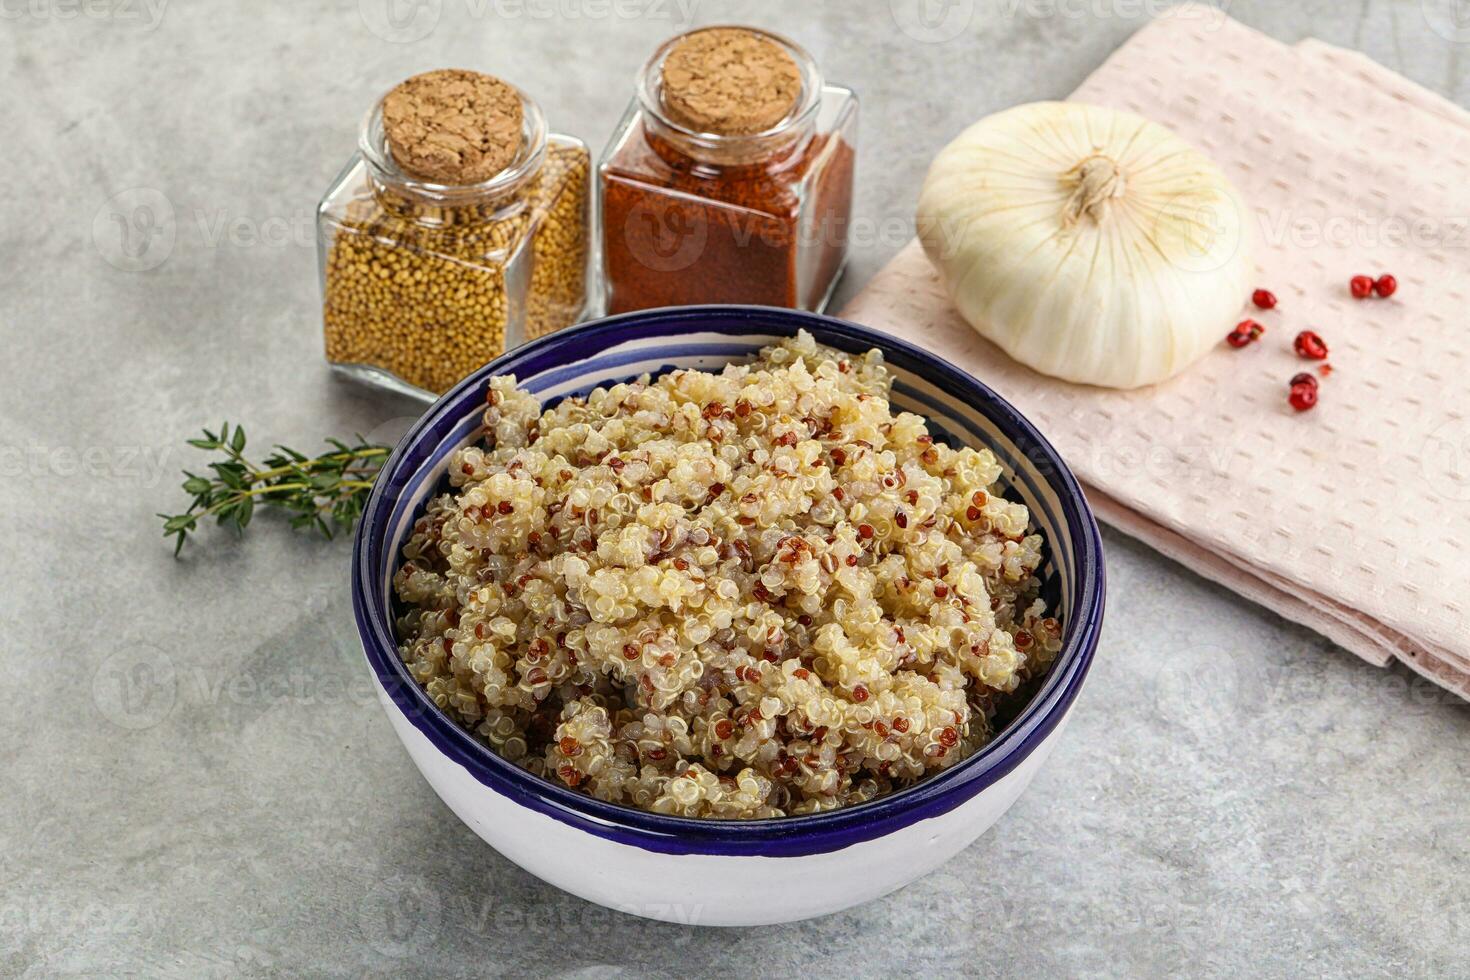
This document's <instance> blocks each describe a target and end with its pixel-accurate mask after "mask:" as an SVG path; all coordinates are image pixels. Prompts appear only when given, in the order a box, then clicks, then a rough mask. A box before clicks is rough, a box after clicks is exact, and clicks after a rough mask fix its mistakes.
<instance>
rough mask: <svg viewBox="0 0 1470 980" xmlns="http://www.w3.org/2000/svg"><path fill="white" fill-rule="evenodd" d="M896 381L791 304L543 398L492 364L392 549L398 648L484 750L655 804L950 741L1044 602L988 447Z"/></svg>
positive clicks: (898, 769)
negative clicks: (696, 352)
mask: <svg viewBox="0 0 1470 980" xmlns="http://www.w3.org/2000/svg"><path fill="white" fill-rule="evenodd" d="M842 364H846V365H847V369H846V370H844V369H843V368H842V366H841V365H842ZM889 384H890V379H889V376H888V373H887V370H886V369H885V368H884V366H883V363H882V358H881V355H879V354H878V352H876V351H874V352H870V353H869V354H868V355H866V356H865V357H860V358H845V359H839V357H838V356H837V355H835V354H834V353H833V352H831V351H827V350H825V349H823V348H820V347H818V346H817V345H816V344H815V343H814V342H813V341H812V338H811V337H810V336H808V335H806V334H802V335H799V336H798V337H796V338H793V339H792V340H788V341H786V342H784V343H782V344H780V345H778V346H775V347H771V348H767V349H766V350H765V351H763V352H762V355H761V358H760V359H759V360H758V361H756V362H755V363H753V364H750V365H744V366H731V367H729V368H726V369H725V370H724V371H723V372H722V373H719V374H708V373H704V372H699V371H674V372H672V373H670V374H668V375H665V376H663V377H660V378H658V379H657V380H653V379H650V378H647V377H644V378H641V379H639V380H637V381H634V382H631V383H626V384H618V385H614V386H613V387H611V388H605V389H604V388H599V389H596V390H595V391H593V392H592V393H591V394H589V395H587V396H586V397H585V398H568V399H566V400H564V401H563V402H561V403H560V404H558V405H557V407H556V408H554V409H552V410H550V411H546V412H543V411H542V410H541V407H540V404H539V402H538V401H537V400H536V398H535V397H533V396H532V395H530V394H528V393H526V392H523V391H520V390H518V389H517V388H516V387H515V382H514V379H512V378H494V379H492V380H491V382H490V385H491V387H490V396H489V397H488V399H487V407H486V411H485V423H486V432H487V444H486V445H484V446H470V447H466V448H464V449H462V450H460V451H459V452H458V453H457V454H456V457H455V459H454V460H453V461H452V464H451V466H450V468H449V481H450V489H449V492H447V493H443V494H441V495H439V496H437V497H435V498H434V499H432V500H431V501H430V503H429V504H428V506H427V509H426V512H425V513H424V514H423V515H422V516H421V517H420V518H419V519H418V521H417V522H416V524H415V526H414V529H413V532H412V534H411V536H410V538H409V540H408V542H407V543H406V544H405V546H404V549H403V559H404V563H403V565H402V566H401V567H400V569H399V570H398V572H397V574H396V576H395V579H394V587H395V589H396V591H397V594H398V596H399V599H400V600H401V602H402V603H403V609H404V612H403V614H402V616H401V617H400V619H399V621H398V624H397V626H398V632H399V637H400V643H401V646H400V654H401V656H402V658H403V660H404V663H405V664H406V665H407V667H408V670H409V672H410V673H411V674H412V675H413V677H414V678H415V680H416V681H418V683H420V684H422V685H423V686H424V688H425V689H426V691H427V692H428V694H429V696H430V697H431V698H432V699H433V700H434V701H435V703H436V704H438V705H439V706H440V707H441V708H443V709H444V710H445V711H446V712H448V713H449V714H450V715H451V716H453V717H454V718H455V719H457V720H458V721H459V722H460V723H461V724H463V725H465V726H466V727H467V728H468V729H470V730H472V731H473V732H475V733H476V734H477V735H478V736H479V737H481V738H483V739H484V740H485V741H486V742H487V743H489V745H490V746H491V747H492V748H494V749H495V750H496V751H498V752H500V753H501V754H502V755H504V756H505V757H506V758H508V759H511V760H513V761H515V762H516V763H518V764H519V765H522V766H524V767H525V768H527V769H528V770H530V771H531V772H534V773H536V774H538V775H541V776H543V777H545V778H547V779H553V780H558V781H560V782H562V783H563V784H565V785H567V786H569V787H572V788H574V789H576V790H577V791H579V792H584V793H588V794H590V795H592V796H595V797H597V798H599V799H603V800H607V801H611V802H614V803H620V804H624V805H627V806H632V807H638V808H641V809H646V810H652V811H655V812H659V813H668V814H677V815H683V816H693V817H711V818H757V817H774V816H782V815H788V814H801V813H813V812H818V811H821V810H827V809H832V808H834V807H839V806H847V805H851V804H855V803H860V802H863V801H864V800H868V799H872V798H874V797H876V796H880V795H882V794H885V793H889V792H893V791H895V790H898V789H901V788H903V787H905V786H908V785H910V784H912V783H914V782H915V781H917V780H919V779H922V778H924V777H925V776H927V775H930V774H932V773H934V772H937V771H939V770H941V769H944V768H947V767H949V766H952V765H954V764H955V763H957V762H959V761H960V760H962V759H964V758H965V757H966V756H968V755H970V754H971V753H973V752H974V751H975V750H976V749H977V748H979V747H980V746H982V745H984V744H985V743H986V742H987V741H988V740H989V739H990V738H991V737H992V734H993V733H992V729H991V720H992V717H993V715H994V713H995V710H996V707H997V705H998V704H999V703H1000V702H1001V701H1002V700H1003V699H1004V697H1005V696H1006V695H1009V694H1013V693H1014V692H1016V691H1017V689H1018V687H1019V686H1020V685H1021V684H1022V683H1023V682H1024V681H1026V680H1027V679H1029V678H1031V677H1034V676H1037V675H1038V674H1040V673H1041V672H1043V671H1044V670H1045V669H1046V668H1047V666H1048V665H1049V664H1050V663H1051V661H1052V659H1053V658H1054V657H1055V655H1056V652H1057V651H1058V650H1059V649H1060V647H1061V628H1060V624H1059V623H1058V622H1057V620H1056V618H1055V617H1054V616H1050V615H1048V613H1047V610H1046V608H1045V603H1044V602H1042V601H1041V600H1040V598H1039V597H1038V593H1039V589H1040V582H1039V580H1038V578H1037V569H1038V567H1039V566H1040V564H1041V559H1042V554H1041V548H1042V541H1041V538H1040V536H1039V535H1036V534H1032V533H1029V527H1030V517H1029V514H1028V513H1027V511H1026V508H1025V507H1024V506H1022V505H1020V504H1017V503H1014V502H1011V501H1009V500H1006V499H1005V498H1004V497H1002V496H1001V495H1000V493H999V492H998V490H997V488H996V482H997V480H998V479H999V478H1000V476H1001V467H1000V465H999V463H998V462H997V461H996V459H995V457H994V455H993V454H991V453H990V452H988V451H986V450H983V449H972V448H962V449H951V448H949V447H948V446H944V445H942V444H937V443H934V442H933V441H932V439H930V438H929V437H928V433H927V430H926V427H925V424H924V422H923V420H922V419H920V418H918V417H917V416H914V415H911V414H908V413H898V414H896V415H895V414H893V413H892V412H891V410H890V407H889V403H888V389H889ZM742 403H745V404H749V405H751V406H753V408H752V410H751V411H749V412H746V413H743V414H742V413H741V412H740V411H739V410H738V408H736V409H734V410H727V409H726V408H725V406H739V405H740V404H742ZM807 420H810V421H807ZM709 428H714V429H715V430H716V432H717V433H718V435H719V439H711V438H709V437H707V435H706V433H707V430H708V429H709ZM533 431H535V432H538V433H539V437H538V438H536V439H535V441H534V443H533V442H532V439H531V433H532V432H533ZM787 433H796V434H797V438H796V439H795V440H789V439H785V438H783V436H784V435H785V434H787ZM839 453H840V454H841V456H842V458H844V459H845V463H844V464H842V465H840V466H839V465H838V464H836V457H837V456H838V454H839ZM839 483H841V485H842V487H843V488H844V490H845V492H844V494H843V499H842V500H838V499H837V497H836V494H835V493H834V491H836V490H837V489H838V484H839ZM717 486H718V487H719V488H720V489H719V492H718V493H715V492H713V491H714V489H715V487H717ZM638 490H647V491H649V492H648V493H646V494H645V493H641V492H635V491H638ZM910 493H912V494H914V495H915V496H914V497H913V498H910V497H909V494H910ZM901 501H902V502H904V503H905V504H906V507H907V510H906V513H908V514H909V515H910V519H909V520H907V521H906V522H899V521H898V520H896V519H895V515H896V514H897V513H898V512H899V510H898V508H899V504H900V502H901ZM915 501H917V502H915ZM976 509H979V510H981V511H982V512H983V514H982V516H983V517H984V520H983V521H981V522H976V521H973V520H972V521H970V522H968V523H967V522H965V521H964V520H962V519H961V518H962V517H963V516H964V515H966V514H967V513H968V512H969V511H972V510H976ZM865 528H866V529H871V531H872V533H871V535H868V536H866V537H865V535H864V529H865ZM533 535H534V536H535V540H536V542H537V543H538V547H537V549H536V550H535V551H532V550H530V548H529V545H530V543H531V541H532V536H533ZM860 554H861V555H862V556H863V558H862V561H861V562H860V561H859V557H858V556H859V555H860ZM920 586H924V587H920Z"/></svg>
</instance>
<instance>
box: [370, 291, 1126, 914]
mask: <svg viewBox="0 0 1470 980" xmlns="http://www.w3.org/2000/svg"><path fill="white" fill-rule="evenodd" d="M798 329H806V330H808V331H810V332H811V333H812V334H814V335H815V336H816V339H817V341H818V342H819V343H822V344H825V345H827V346H829V347H834V348H836V349H838V350H843V351H847V352H850V353H853V354H859V353H862V352H864V351H866V350H868V349H869V348H872V347H876V348H878V349H880V350H881V351H883V353H884V355H885V357H886V359H887V363H888V365H889V367H890V368H891V369H892V371H893V373H894V375H895V379H896V380H895V383H894V386H893V398H892V400H893V403H894V407H895V409H900V410H907V411H911V412H915V413H917V414H919V415H921V416H924V417H925V418H926V419H928V420H929V423H930V431H931V432H933V433H934V434H935V436H936V438H945V439H948V440H949V441H950V442H951V443H952V444H966V445H976V446H985V447H988V448H990V449H991V450H992V451H994V452H995V453H996V454H997V455H998V456H999V458H1000V460H1001V461H1002V463H1003V464H1004V465H1005V468H1006V474H1007V476H1006V479H1007V480H1008V490H1007V493H1008V496H1011V497H1012V498H1013V499H1016V500H1019V501H1021V502H1023V503H1025V504H1026V505H1027V506H1028V507H1029V508H1030V510H1031V515H1032V519H1033V521H1034V523H1035V525H1036V526H1037V528H1038V529H1039V530H1040V531H1041V533H1042V534H1044V535H1045V537H1046V541H1047V547H1048V552H1047V554H1046V560H1045V564H1044V566H1043V570H1042V575H1043V578H1044V581H1045V594H1046V596H1047V597H1048V599H1049V600H1050V602H1051V603H1052V607H1053V608H1057V609H1060V617H1061V620H1062V623H1063V630H1064V632H1063V646H1062V650H1061V653H1060V654H1059V655H1058V657H1057V658H1056V661H1055V663H1054V664H1053V665H1052V667H1051V670H1050V672H1049V673H1048V674H1047V676H1046V677H1045V679H1044V680H1043V681H1042V682H1041V683H1040V684H1039V685H1038V686H1037V688H1036V690H1035V691H1034V693H1032V694H1031V696H1030V699H1029V701H1027V702H1026V704H1025V706H1024V707H1023V708H1021V709H1020V710H1019V712H1018V713H1017V714H1016V715H1015V717H1014V718H1012V719H1011V720H1010V721H1009V722H1008V723H1007V724H1006V725H1005V726H1004V727H1003V728H1002V730H1001V731H1000V732H999V734H998V735H997V737H996V738H995V739H994V740H993V741H992V742H991V743H990V744H989V745H987V746H986V747H985V748H984V749H982V750H981V751H979V752H977V753H976V754H975V755H973V756H971V757H970V758H968V759H966V760H965V761H964V762H962V763H960V764H959V765H956V766H954V767H953V768H951V769H948V770H945V771H944V772H942V773H940V774H938V775H936V776H934V777H933V778H930V779H928V780H926V781H924V782H921V783H919V784H917V785H915V786H913V787H911V788H909V789H906V790H904V791H902V792H898V793H894V794H892V795H889V796H886V797H881V798H879V799H877V800H874V801H871V802H869V803H865V804H862V805H859V806H853V807H848V808H845V809H839V810H834V811H831V812H827V813H821V814H816V815H811V816H797V817H786V818H780V819H771V820H752V821H729V820H697V819H690V818H679V817H668V816H662V815H658V814H653V813H647V812H644V811H640V810H634V809H631V808H628V807H623V806H618V805H614V804H609V803H604V802H601V801H599V800H595V799H592V798H590V797H588V796H584V795H581V794H579V793H576V792H574V791H572V790H570V789H568V788H567V787H565V786H563V785H561V784H559V783H552V782H549V781H546V780H543V779H540V778H538V777H536V776H533V775H531V774H530V773H528V772H526V771H524V770H523V769H521V768H519V767H517V766H515V765H513V764H512V763H510V762H508V761H506V760H505V759H503V758H501V757H500V756H498V755H496V754H495V753H494V752H492V751H491V750H490V748H489V747H488V746H486V745H485V744H484V743H483V742H481V741H479V740H478V739H477V738H475V737H474V736H473V735H472V734H471V733H470V732H468V731H467V730H465V729H464V728H462V727H461V726H460V725H458V724H457V723H456V722H455V721H453V720H452V719H451V718H450V717H449V716H447V715H445V714H444V713H443V712H442V711H441V710H440V709H439V708H437V707H436V706H435V705H434V704H433V702H432V701H430V700H429V698H428V697H427V696H426V695H425V693H424V691H423V690H422V689H421V688H420V687H419V686H418V685H417V684H416V683H414V681H413V680H412V679H411V678H410V677H409V675H408V673H407V671H406V670H405V669H404V667H403V664H402V662H401V661H400V660H399V658H398V655H397V652H396V647H395V641H394V635H393V620H392V616H393V601H394V600H393V597H392V588H391V580H392V577H393V572H394V570H395V569H396V568H397V567H398V564H399V561H400V559H399V551H400V548H401V545H402V542H403V541H404V539H405V538H406V536H407V535H408V534H409V530H410V528H411V526H412V524H413V521H414V519H415V518H416V517H417V516H418V515H419V514H420V513H421V512H422V510H423V507H424V504H425V502H426V500H427V499H428V497H429V496H430V495H431V494H433V493H436V492H439V491H440V490H441V489H442V487H444V486H445V485H446V482H445V470H446V467H447V464H448V460H449V457H450V454H451V453H453V452H454V451H455V450H456V449H458V448H459V447H461V446H464V445H466V444H468V443H470V442H471V441H472V440H475V439H477V438H478V437H479V435H480V426H481V412H482V409H483V405H484V401H485V392H486V384H487V379H488V378H489V377H491V376H492V375H497V374H514V375H515V376H516V377H517V378H518V379H519V381H520V384H521V385H522V386H523V387H524V388H526V389H527V390H529V391H531V392H534V393H535V394H537V395H538V396H539V397H540V398H541V399H542V400H543V402H544V403H552V402H554V401H556V400H557V399H560V398H563V397H565V396H568V395H573V394H580V393H585V392H587V391H589V390H591V389H592V388H594V387H596V386H598V385H609V384H612V383H615V382H618V381H623V380H627V379H630V378H633V377H635V376H637V375H639V374H642V373H644V372H651V373H654V374H658V373H661V372H663V371H666V370H669V369H670V368H672V367H687V368H703V369H715V370H718V369H719V368H721V367H722V366H724V365H725V364H728V363H731V362H739V361H743V360H748V359H751V358H753V356H754V355H755V354H756V353H757V352H758V351H759V349H760V348H761V347H763V346H765V345H768V344H771V343H774V342H776V341H778V340H779V339H780V338H782V337H787V336H791V335H792V334H794V333H795V332H796V331H797V330H798ZM1103 592H1104V570H1103V552H1102V542H1101V540H1100V539H1099V537H1098V531H1097V524H1096V522H1095V521H1094V519H1093V516H1092V513H1091V511H1090V510H1089V508H1088V506H1087V502H1086V500H1085V499H1084V498H1083V495H1082V491H1081V489H1080V488H1079V487H1078V485H1077V481H1076V480H1075V479H1074V478H1073V476H1072V474H1071V473H1070V472H1069V471H1068V469H1067V467H1066V465H1065V464H1063V462H1062V461H1061V459H1060V458H1058V456H1057V454H1056V452H1055V451H1054V450H1053V449H1052V447H1051V446H1050V445H1049V444H1048V443H1047V441H1046V440H1045V439H1044V438H1043V437H1042V436H1041V434H1040V433H1038V432H1037V431H1036V429H1035V428H1033V427H1032V425H1031V424H1030V423H1029V422H1027V421H1026V420H1025V419H1024V418H1022V417H1021V415H1020V414H1019V413H1018V412H1017V411H1016V410H1015V409H1014V408H1012V407H1011V406H1010V405H1009V404H1007V403H1006V402H1005V401H1004V400H1003V399H1001V398H1000V397H999V396H997V395H996V394H995V393H994V392H993V391H991V390H990V389H989V388H986V387H985V386H984V385H983V384H981V383H980V382H979V381H977V380H975V379H974V378H972V377H970V376H969V375H968V374H965V373H964V372H963V371H961V370H959V369H958V368H956V367H954V366H953V365H951V364H949V363H947V362H945V361H943V360H941V359H940V358H937V357H935V356H933V355H931V354H929V353H926V352H925V351H923V350H920V349H919V348H917V347H914V346H912V345H910V344H908V343H905V342H903V341H901V340H898V339H896V338H894V337H891V336H888V335H886V334H882V333H879V332H877V331H874V330H870V329H867V328H864V327H860V326H857V325H854V324H851V323H846V322H843V321H841V320H836V319H833V318H831V317H823V316H817V315H815V314H810V313H801V312H796V311H792V310H784V309H770V308H764V307H741V306H711V307H681V308H670V309H662V310H652V311H646V312H639V313H632V314H627V315H624V316H618V317H612V318H609V319H605V320H600V321H595V322H592V323H587V324H583V325H581V326H577V327H573V328H570V329H567V330H563V331H561V332H559V333H555V334H552V335H550V336H548V337H544V338H542V339H540V340H537V341H534V342H532V343H530V344H527V345H525V346H524V347H520V348H518V349H516V350H514V351H512V352H510V353H509V354H506V355H505V356H504V357H501V358H498V359H497V360H495V361H493V362H491V363H490V364H487V365H486V366H485V367H483V368H481V369H480V370H479V371H476V372H475V373H474V374H473V375H471V376H470V377H468V378H466V379H465V380H464V381H463V382H461V383H460V384H459V385H458V386H457V387H456V388H455V389H454V390H453V391H451V392H449V394H447V395H445V396H444V397H443V398H441V399H440V400H439V401H438V402H437V403H436V404H435V405H434V406H433V408H431V409H430V410H429V412H428V413H427V414H426V415H425V416H424V417H423V418H422V419H420V420H419V421H418V423H417V424H415V425H414V426H413V428H412V429H411V430H410V431H409V432H408V434H407V435H406V436H404V438H403V440H402V441H401V442H400V443H399V445H398V447H397V449H396V450H395V451H394V453H393V455H392V457H391V458H390V459H389V461H388V463H387V464H386V467H385V469H384V471H383V473H382V475H381V476H380V477H379V479H378V482H377V486H376V488H375V489H374V491H373V494H372V497H371V499H370V500H369V502H368V505H367V508H366V512H365V514H364V515H363V518H362V521H361V523H360V525H359V527H358V530H357V538H356V544H355V547H354V550H353V575H352V595H353V611H354V614H355V616H356V620H357V628H358V631H359V632H360V634H361V637H362V643H363V647H364V650H365V651H366V655H367V662H368V666H369V668H370V669H371V670H372V673H373V677H374V678H375V679H376V682H377V687H378V692H379V695H380V700H381V702H382V704H383V708H384V710H385V711H387V713H388V717H389V719H390V720H391V721H392V724H393V728H394V730H395V731H396V732H397V733H398V737H399V738H400V739H401V740H402V741H403V744H404V746H405V747H406V748H407V749H408V754H409V756H410V757H411V758H412V759H413V761H414V764H415V765H417V766H418V768H419V770H420V771H421V772H422V773H423V775H424V778H425V779H427V780H428V782H429V785H430V786H432V787H433V788H434V791H435V792H437V793H438V794H439V796H440V798H442V799H443V800H444V802H445V803H446V804H448V806H449V808H450V809H451V810H453V811H454V812H455V813H456V814H457V815H458V816H459V818H460V819H461V820H463V821H464V822H465V823H466V824H467V825H468V826H469V827H470V828H471V829H472V830H474V831H475V833H477V834H479V835H480V837H482V838H484V840H485V841H486V842H488V843H489V844H490V845H491V846H492V847H494V848H495V849H496V850H498V851H500V853H502V854H504V855H505V856H506V857H507V858H509V859H510V860H512V861H514V862H515V863H516V864H518V865H520V866H521V867H523V868H525V869H526V870H527V871H529V872H531V873H532V874H534V875H536V876H538V877H540V878H542V879H544V880H546V881H548V882H551V883H552V884H554V885H557V886H558V887H561V888H564V889H566V890H567V891H569V892H572V893H574V894H576V895H580V896H582V897H583V898H585V899H588V900H590V901H593V902H598V903H600V904H602V905H605V906H609V907H611V908H615V909H620V910H623V911H626V912H631V913H634V914H637V915H641V916H647V917H650V918H655V919H664V920H669V921H675V922H685V923H697V924H705V925H756V924H767V923H777V922H788V921H792V920H795V919H802V918H807V917H809V916H815V915H822V914H824V913H829V912H835V911H837V910H839V909H843V908H847V907H849V906H853V905H857V904H859V903H861V902H866V901H869V900H871V899H874V898H877V897H879V896H881V895H884V894H887V893H888V892H891V891H893V890H894V889H897V888H899V887H901V886H903V885H904V884H906V883H908V882H910V881H913V880H914V879H915V878H918V877H920V876H921V875H923V874H925V873H927V872H929V871H931V870H933V869H934V868H935V867H937V866H938V865H940V864H942V863H943V862H945V861H946V860H948V859H949V858H951V857H953V856H954V855H955V854H956V853H957V852H958V851H960V850H961V849H962V848H964V847H965V846H966V845H968V844H969V843H971V842H972V841H973V840H975V838H976V837H978V836H979V835H980V834H982V833H984V832H985V830H986V829H988V828H989V827H990V826H991V825H992V824H993V823H995V821H996V820H997V819H998V818H999V817H1000V816H1001V814H1003V813H1004V812H1005V811H1006V809H1007V808H1008V807H1009V806H1010V805H1011V804H1012V803H1013V802H1015V800H1016V798H1017V797H1018V796H1019V795H1020V794H1021V791H1022V790H1024V789H1025V788H1026V785H1027V784H1028V783H1029V782H1030V781H1031V778H1032V777H1033V776H1034V775H1035V774H1036V771H1037V769H1038V768H1039V767H1040V766H1041V764H1042V763H1043V762H1044V761H1045V759H1046V757H1047V756H1048V755H1050V753H1051V751H1052V748H1053V747H1054V746H1055V744H1056V741H1057V738H1058V736H1059V735H1060V733H1061V731H1062V727H1063V725H1064V723H1065V721H1066V719H1067V714H1068V712H1069V710H1070V709H1071V706H1072V703H1073V701H1074V699H1075V698H1076V696H1077V692H1078V690H1079V689H1080V688H1081V686H1082V682H1083V679H1084V678H1085V677H1086V675H1087V670H1088V666H1089V664H1090V662H1091V660H1092V656H1093V651H1094V650H1095V648H1096V646H1097V640H1098V632H1099V629H1100V628H1101V626H1102V618H1103Z"/></svg>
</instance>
